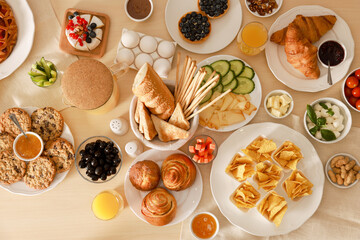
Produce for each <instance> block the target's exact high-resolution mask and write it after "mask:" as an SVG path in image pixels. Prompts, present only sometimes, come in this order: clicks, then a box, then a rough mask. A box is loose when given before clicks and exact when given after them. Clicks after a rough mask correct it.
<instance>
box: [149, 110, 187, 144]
mask: <svg viewBox="0 0 360 240" xmlns="http://www.w3.org/2000/svg"><path fill="white" fill-rule="evenodd" d="M151 119H152V120H153V123H154V126H155V129H156V131H157V132H158V134H159V138H160V140H161V141H163V142H169V141H172V140H178V139H184V138H187V137H188V136H189V132H188V131H185V130H184V129H181V128H178V127H177V126H175V125H172V124H170V123H168V122H166V121H164V120H162V119H160V118H158V117H157V116H155V115H153V114H151Z"/></svg>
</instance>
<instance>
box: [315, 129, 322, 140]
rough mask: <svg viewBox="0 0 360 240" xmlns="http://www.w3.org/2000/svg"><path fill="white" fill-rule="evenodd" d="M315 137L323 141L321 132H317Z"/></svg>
mask: <svg viewBox="0 0 360 240" xmlns="http://www.w3.org/2000/svg"><path fill="white" fill-rule="evenodd" d="M315 137H316V138H317V139H321V138H322V136H321V133H320V131H317V132H316V133H315Z"/></svg>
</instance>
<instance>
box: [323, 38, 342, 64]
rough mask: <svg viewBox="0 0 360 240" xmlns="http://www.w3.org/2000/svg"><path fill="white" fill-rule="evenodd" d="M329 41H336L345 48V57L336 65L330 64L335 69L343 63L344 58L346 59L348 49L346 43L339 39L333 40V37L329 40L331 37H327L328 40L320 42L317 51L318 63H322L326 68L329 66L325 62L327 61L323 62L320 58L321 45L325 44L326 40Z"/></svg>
mask: <svg viewBox="0 0 360 240" xmlns="http://www.w3.org/2000/svg"><path fill="white" fill-rule="evenodd" d="M328 41H334V42H336V43H338V44H339V45H340V46H341V47H342V48H343V49H344V59H343V60H342V61H341V62H340V63H339V64H337V65H335V66H330V68H331V69H334V68H336V67H339V66H340V65H342V64H343V62H344V60H345V59H346V54H347V51H346V48H345V46H344V44H342V43H341V42H340V41H338V40H332V39H330V40H329V39H327V40H324V41H322V42H321V43H319V47H318V51H317V59H318V63H320V64H321V65H322V66H323V67H324V68H326V69H327V68H328V65H327V64H325V63H323V62H322V61H321V60H320V55H319V49H320V47H321V45H323V44H324V43H325V42H328Z"/></svg>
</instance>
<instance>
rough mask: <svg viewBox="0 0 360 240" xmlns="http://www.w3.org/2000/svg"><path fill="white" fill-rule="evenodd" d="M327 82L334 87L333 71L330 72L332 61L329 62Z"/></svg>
mask: <svg viewBox="0 0 360 240" xmlns="http://www.w3.org/2000/svg"><path fill="white" fill-rule="evenodd" d="M327 82H328V84H329V85H333V82H332V78H331V70H330V60H328V76H327Z"/></svg>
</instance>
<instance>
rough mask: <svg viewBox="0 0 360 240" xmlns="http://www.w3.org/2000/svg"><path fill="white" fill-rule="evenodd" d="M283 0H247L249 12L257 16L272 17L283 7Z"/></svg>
mask: <svg viewBox="0 0 360 240" xmlns="http://www.w3.org/2000/svg"><path fill="white" fill-rule="evenodd" d="M282 3H283V0H245V5H246V7H247V9H248V10H249V12H251V13H252V14H253V15H254V16H257V17H270V16H272V15H274V14H275V13H277V12H278V11H279V9H280V8H281V5H282Z"/></svg>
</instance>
